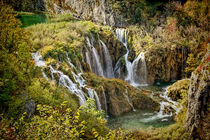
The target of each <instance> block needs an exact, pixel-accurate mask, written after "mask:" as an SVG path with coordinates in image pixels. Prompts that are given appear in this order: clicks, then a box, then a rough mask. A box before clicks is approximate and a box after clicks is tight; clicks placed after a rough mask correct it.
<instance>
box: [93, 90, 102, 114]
mask: <svg viewBox="0 0 210 140" xmlns="http://www.w3.org/2000/svg"><path fill="white" fill-rule="evenodd" d="M93 93H94V96H95V100H96V105H97V107H98V110H101V103H100V100H99V98H98V95H97V93H96V91H93Z"/></svg>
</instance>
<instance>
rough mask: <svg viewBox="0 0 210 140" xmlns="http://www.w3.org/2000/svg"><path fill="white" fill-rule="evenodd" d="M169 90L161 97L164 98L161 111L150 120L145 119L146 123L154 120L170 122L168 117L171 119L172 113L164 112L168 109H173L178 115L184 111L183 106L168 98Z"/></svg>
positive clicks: (166, 89)
mask: <svg viewBox="0 0 210 140" xmlns="http://www.w3.org/2000/svg"><path fill="white" fill-rule="evenodd" d="M168 88H169V87H167V88H165V91H164V92H163V93H162V94H160V97H162V98H163V99H164V100H163V101H161V102H160V111H159V112H158V113H157V114H156V115H154V116H152V117H149V118H146V119H144V120H143V121H144V122H149V121H152V120H156V119H161V121H168V119H167V118H168V117H171V116H172V115H173V113H172V112H168V113H166V112H164V110H165V109H166V107H171V108H173V109H174V110H175V113H176V114H178V113H179V111H180V110H181V109H182V106H181V105H179V104H178V103H177V102H175V101H173V100H171V99H170V97H168Z"/></svg>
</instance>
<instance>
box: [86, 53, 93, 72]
mask: <svg viewBox="0 0 210 140" xmlns="http://www.w3.org/2000/svg"><path fill="white" fill-rule="evenodd" d="M85 56H86V61H87V63H88V65H89V66H90V70H91V72H93V68H92V65H91V62H90V55H89V52H88V50H87V51H86V53H85Z"/></svg>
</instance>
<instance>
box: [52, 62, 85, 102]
mask: <svg viewBox="0 0 210 140" xmlns="http://www.w3.org/2000/svg"><path fill="white" fill-rule="evenodd" d="M49 67H50V70H51V72H52V74H58V75H59V80H58V81H59V85H63V86H64V87H67V88H68V90H69V91H70V92H72V93H75V94H76V95H77V96H78V97H79V101H80V105H84V104H85V101H86V99H85V96H84V92H83V91H82V89H80V88H78V87H77V84H75V83H73V81H72V80H71V79H70V78H69V77H68V76H67V75H65V74H63V73H62V72H61V71H57V70H55V69H54V68H53V67H52V66H51V65H50V66H49ZM75 80H76V79H75ZM79 84H80V83H79Z"/></svg>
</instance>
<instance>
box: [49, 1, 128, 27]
mask: <svg viewBox="0 0 210 140" xmlns="http://www.w3.org/2000/svg"><path fill="white" fill-rule="evenodd" d="M45 3H46V8H47V10H48V11H50V12H52V13H66V12H69V13H72V14H73V15H74V16H75V17H77V18H80V19H84V20H91V21H93V22H99V23H102V24H104V25H110V26H118V27H125V26H126V22H125V21H124V20H122V16H120V15H119V14H117V13H116V12H114V11H113V10H112V6H111V5H110V4H109V1H107V0H100V1H98V0H54V1H51V0H45Z"/></svg>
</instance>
